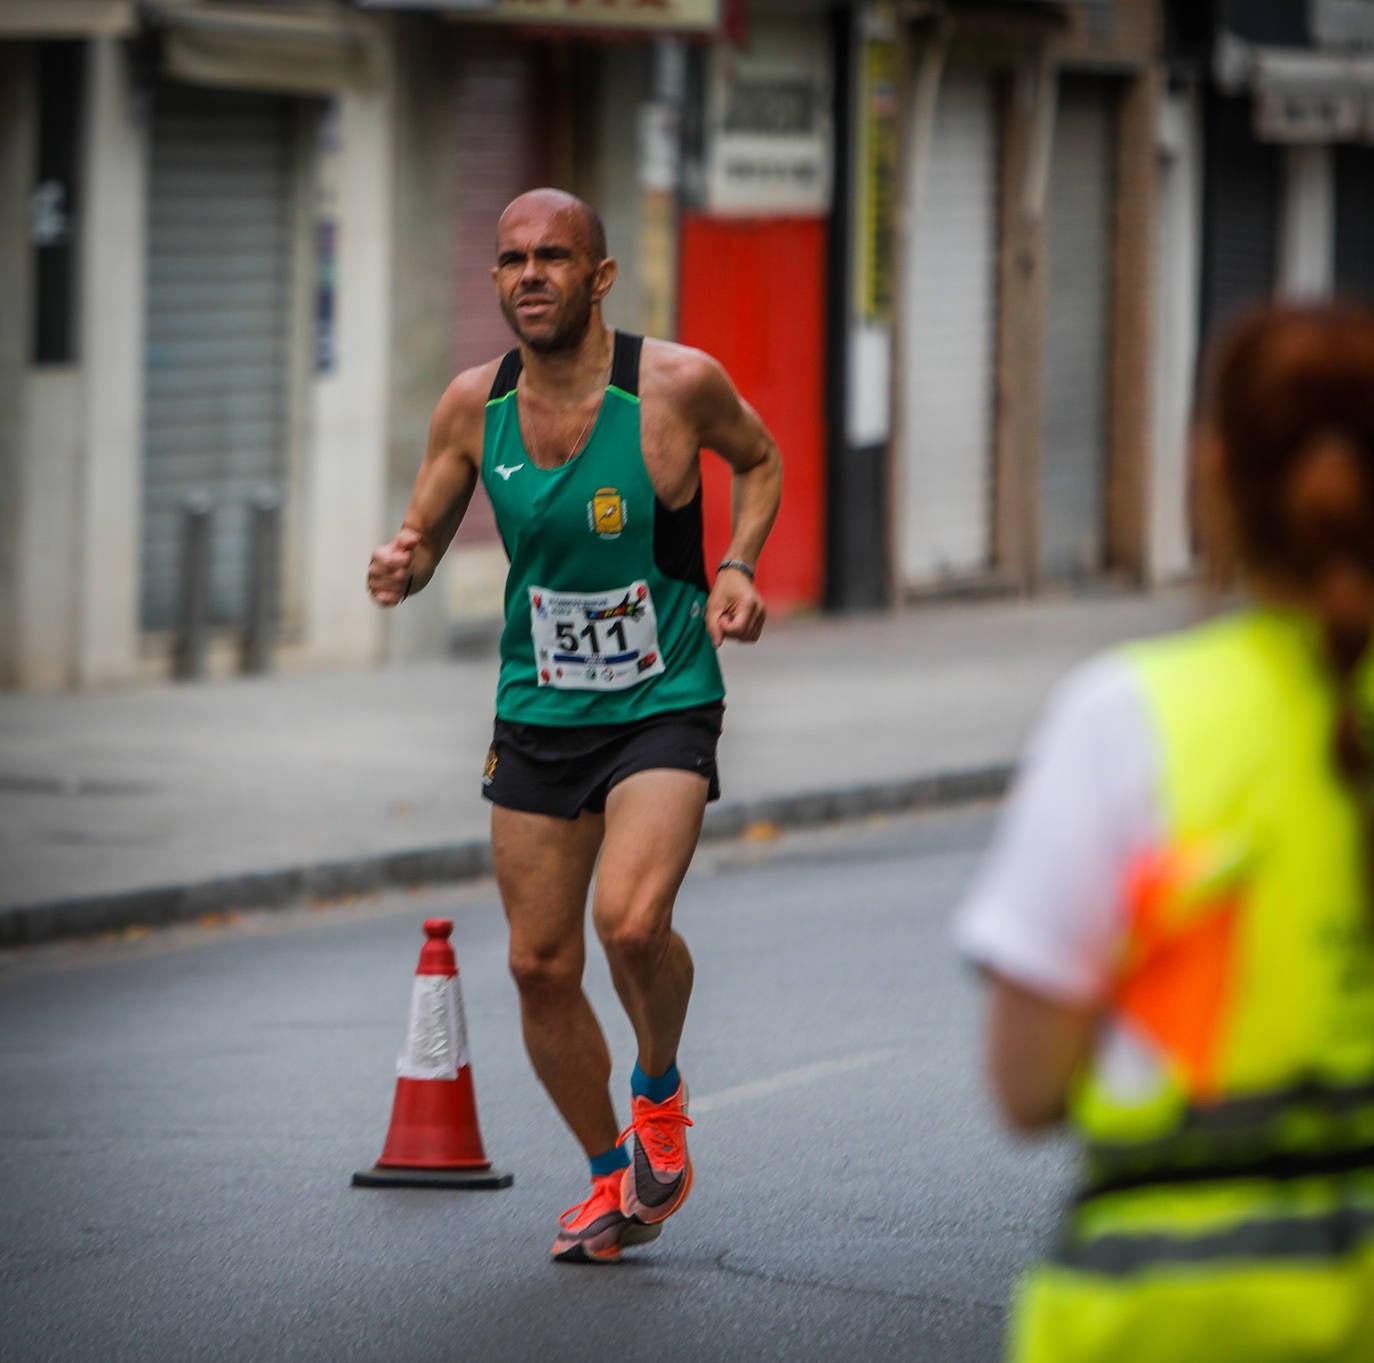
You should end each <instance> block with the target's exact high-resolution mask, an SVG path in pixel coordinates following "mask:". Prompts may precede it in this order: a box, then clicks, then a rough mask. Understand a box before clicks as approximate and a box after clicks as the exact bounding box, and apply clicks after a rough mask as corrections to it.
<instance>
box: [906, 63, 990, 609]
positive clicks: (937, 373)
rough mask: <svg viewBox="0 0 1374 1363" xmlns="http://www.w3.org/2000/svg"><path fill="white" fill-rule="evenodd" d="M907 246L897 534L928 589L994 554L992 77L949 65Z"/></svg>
mask: <svg viewBox="0 0 1374 1363" xmlns="http://www.w3.org/2000/svg"><path fill="white" fill-rule="evenodd" d="M913 178H917V177H913ZM908 250H909V251H910V259H909V261H908V262H907V266H906V269H905V271H904V272H903V275H904V280H905V285H904V294H905V296H904V298H903V300H902V306H903V312H904V315H905V318H906V330H905V333H904V341H905V344H904V346H903V352H904V353H903V360H902V369H903V372H902V381H901V383H900V385H899V391H900V392H901V393H902V395H903V408H902V416H901V433H902V434H901V438H900V455H899V466H900V486H901V500H900V503H899V508H900V516H901V523H900V526H899V527H898V529H897V541H898V546H899V548H898V552H899V555H900V569H901V573H902V578H903V582H904V584H905V585H906V586H907V587H922V586H929V585H933V584H937V583H939V582H940V581H941V580H945V579H951V578H953V579H957V578H959V577H965V578H967V577H970V576H975V575H977V574H980V573H983V572H985V571H986V570H987V567H988V565H989V563H990V560H991V525H992V467H993V436H994V427H993V385H994V376H995V369H996V305H997V297H996V263H997V116H996V102H995V98H994V91H993V85H992V81H991V78H990V77H989V76H988V75H987V74H986V73H983V72H975V71H968V70H962V69H960V68H957V67H955V68H951V69H950V70H948V71H947V72H946V73H945V78H944V80H943V82H942V83H941V89H940V95H939V99H938V102H937V105H936V112H935V122H934V128H933V132H932V135H931V138H930V147H929V153H928V156H927V158H926V164H925V165H924V166H923V167H922V168H921V170H920V174H919V183H918V184H917V186H916V202H915V205H914V215H913V230H912V232H911V237H910V245H909V247H908Z"/></svg>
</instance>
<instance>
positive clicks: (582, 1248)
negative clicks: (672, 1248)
mask: <svg viewBox="0 0 1374 1363" xmlns="http://www.w3.org/2000/svg"><path fill="white" fill-rule="evenodd" d="M662 1233H663V1227H662V1226H661V1225H659V1224H654V1225H646V1224H645V1223H644V1222H642V1221H633V1220H632V1221H631V1222H630V1224H629V1225H628V1226H626V1227H625V1230H624V1233H623V1234H622V1235H621V1237H620V1239H619V1240H618V1241H617V1242H616V1243H615V1244H614V1245H612V1246H611V1247H610V1248H609V1249H607V1250H603V1251H600V1252H598V1251H596V1250H589V1249H588V1248H587V1247H586V1245H581V1244H578V1245H569V1246H568V1248H567V1249H565V1250H562V1251H561V1252H560V1253H558V1254H554V1255H551V1256H550V1257H551V1258H552V1259H553V1261H554V1263H556V1264H613V1263H616V1262H617V1261H618V1260H619V1258H620V1251H621V1250H622V1249H624V1248H625V1246H626V1245H647V1244H648V1243H649V1241H650V1240H657V1239H658V1237H659V1236H660V1235H662Z"/></svg>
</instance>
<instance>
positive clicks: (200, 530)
mask: <svg viewBox="0 0 1374 1363" xmlns="http://www.w3.org/2000/svg"><path fill="white" fill-rule="evenodd" d="M178 574H179V575H178V579H177V582H178V588H179V593H180V594H179V597H178V600H177V624H176V636H175V638H174V640H173V645H172V675H173V676H174V677H176V678H177V679H178V680H180V681H189V680H193V679H194V678H196V677H199V676H202V675H203V674H204V672H205V646H206V642H207V640H208V638H209V631H208V627H207V617H208V616H209V613H210V494H209V493H208V492H191V493H188V494H187V495H186V496H185V497H184V498H183V499H182V502H181V558H180V561H179V563H178Z"/></svg>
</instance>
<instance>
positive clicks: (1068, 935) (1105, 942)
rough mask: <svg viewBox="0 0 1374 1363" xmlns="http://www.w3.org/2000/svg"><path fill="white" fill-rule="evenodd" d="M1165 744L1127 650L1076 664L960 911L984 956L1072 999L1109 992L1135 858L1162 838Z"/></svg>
mask: <svg viewBox="0 0 1374 1363" xmlns="http://www.w3.org/2000/svg"><path fill="white" fill-rule="evenodd" d="M1158 771H1159V745H1158V739H1157V736H1156V734H1155V730H1154V724H1153V722H1152V720H1151V718H1150V714H1149V712H1148V710H1147V708H1146V701H1145V696H1144V693H1143V691H1142V689H1141V685H1140V683H1139V681H1138V680H1137V678H1136V676H1135V675H1134V673H1133V672H1132V670H1131V669H1130V667H1129V666H1128V665H1127V663H1126V662H1125V661H1124V659H1122V658H1121V657H1119V656H1117V655H1113V654H1105V655H1103V656H1101V657H1099V658H1096V659H1093V660H1092V661H1091V662H1088V663H1085V664H1083V665H1082V666H1080V667H1079V668H1077V669H1075V670H1074V671H1073V672H1071V673H1070V674H1069V676H1068V677H1067V678H1066V679H1065V680H1064V681H1063V682H1061V683H1060V685H1059V686H1058V688H1057V689H1056V690H1055V692H1054V694H1053V695H1052V697H1051V698H1050V702H1049V705H1048V706H1047V708H1046V710H1045V712H1044V714H1043V715H1042V717H1041V719H1040V722H1039V725H1038V727H1037V729H1036V731H1035V734H1034V736H1033V738H1032V740H1031V743H1030V745H1029V747H1028V749H1027V752H1026V756H1025V760H1024V762H1023V763H1022V766H1021V769H1020V771H1019V773H1018V775H1017V779H1016V782H1015V784H1014V785H1013V788H1012V791H1011V794H1010V795H1009V797H1008V800H1007V804H1006V807H1005V809H1004V811H1003V814H1002V818H1001V821H1000V824H999V826H998V830H997V833H996V835H995V837H994V839H993V843H992V846H991V848H990V849H989V851H988V854H987V857H986V859H985V861H984V863H983V865H982V867H981V868H980V870H979V873H978V875H977V877H976V878H975V880H974V882H973V884H972V886H971V887H970V889H969V892H968V894H967V896H966V897H965V899H964V902H963V904H962V905H961V906H960V908H959V910H958V914H957V916H956V919H955V941H956V943H957V945H958V947H959V950H960V951H961V952H962V954H963V955H964V956H966V957H967V958H968V959H969V960H971V961H973V962H974V963H976V964H977V965H980V966H983V967H986V968H987V969H989V970H992V971H995V972H996V973H997V974H999V975H1002V976H1005V977H1006V978H1008V979H1010V980H1013V981H1015V982H1016V983H1018V984H1021V985H1024V986H1025V987H1026V988H1028V989H1031V990H1033V991H1035V992H1037V993H1041V994H1045V995H1047V996H1049V997H1051V998H1054V999H1058V1000H1060V1001H1062V1002H1065V1003H1072V1004H1091V1003H1093V1002H1095V1001H1097V1000H1098V999H1100V997H1101V995H1102V991H1103V987H1104V985H1105V984H1106V981H1107V977H1108V973H1109V971H1110V968H1111V963H1112V960H1113V954H1114V950H1115V947H1116V945H1117V942H1118V941H1119V936H1120V929H1121V926H1122V915H1123V912H1124V906H1123V904H1122V901H1121V889H1122V885H1123V880H1124V875H1125V871H1126V868H1127V867H1128V865H1129V864H1130V863H1131V862H1132V861H1133V860H1134V859H1135V858H1136V857H1137V856H1138V855H1139V854H1140V853H1142V852H1144V851H1146V850H1148V849H1149V848H1151V847H1155V846H1157V845H1158V843H1159V841H1160V838H1161V836H1162V833H1163V827H1164V823H1163V818H1162V814H1161V811H1160V808H1159V795H1158Z"/></svg>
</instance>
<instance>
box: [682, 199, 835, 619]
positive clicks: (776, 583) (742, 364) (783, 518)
mask: <svg viewBox="0 0 1374 1363" xmlns="http://www.w3.org/2000/svg"><path fill="white" fill-rule="evenodd" d="M825 247H826V230H825V223H824V221H823V220H821V219H818V218H743V219H740V218H710V217H705V216H703V215H700V214H687V215H686V216H685V217H684V218H683V222H682V284H681V291H680V294H679V299H680V303H679V315H680V322H679V326H678V333H679V335H678V339H679V340H681V341H682V342H683V344H684V345H690V346H696V347H698V348H699V349H701V350H704V351H706V352H707V353H708V354H711V355H714V356H715V357H716V359H718V360H719V361H720V362H721V363H722V364H723V365H724V366H725V368H726V369H727V370H728V371H729V373H730V376H731V378H733V379H734V381H735V386H736V387H737V388H738V389H739V390H740V393H741V394H742V395H743V396H744V398H745V399H746V401H748V402H749V403H750V404H751V405H752V406H753V407H754V409H755V410H756V411H757V412H758V414H759V415H760V416H761V417H762V418H763V421H764V424H765V425H766V426H767V427H768V429H769V430H770V431H771V432H772V433H773V438H774V439H775V440H776V441H777V442H778V446H779V448H780V449H781V450H782V461H783V494H782V510H781V511H780V512H779V514H778V520H777V524H776V525H775V526H774V527H773V533H772V535H771V536H770V537H769V540H768V545H767V547H766V548H765V550H764V553H763V559H762V561H761V563H760V564H759V574H758V582H759V588H760V590H761V591H762V592H763V595H764V597H765V598H766V600H767V601H768V605H769V607H770V609H782V610H786V609H788V608H795V607H798V606H813V605H816V604H817V603H818V602H819V601H820V599H821V592H822V587H823V583H824V581H825V503H824V491H825V448H826V431H825ZM702 477H703V481H704V488H705V491H704V502H705V505H704V512H705V517H706V566H707V569H708V572H709V573H710V574H711V576H712V577H714V571H713V570H714V568H715V565H716V564H717V563H719V562H720V560H721V559H722V558H723V557H724V555H725V550H726V548H727V547H728V545H729V542H730V470H729V468H728V467H727V466H726V464H725V463H724V461H723V460H721V459H718V458H716V457H715V456H714V455H707V456H706V457H705V458H704V459H703V460H702Z"/></svg>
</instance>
